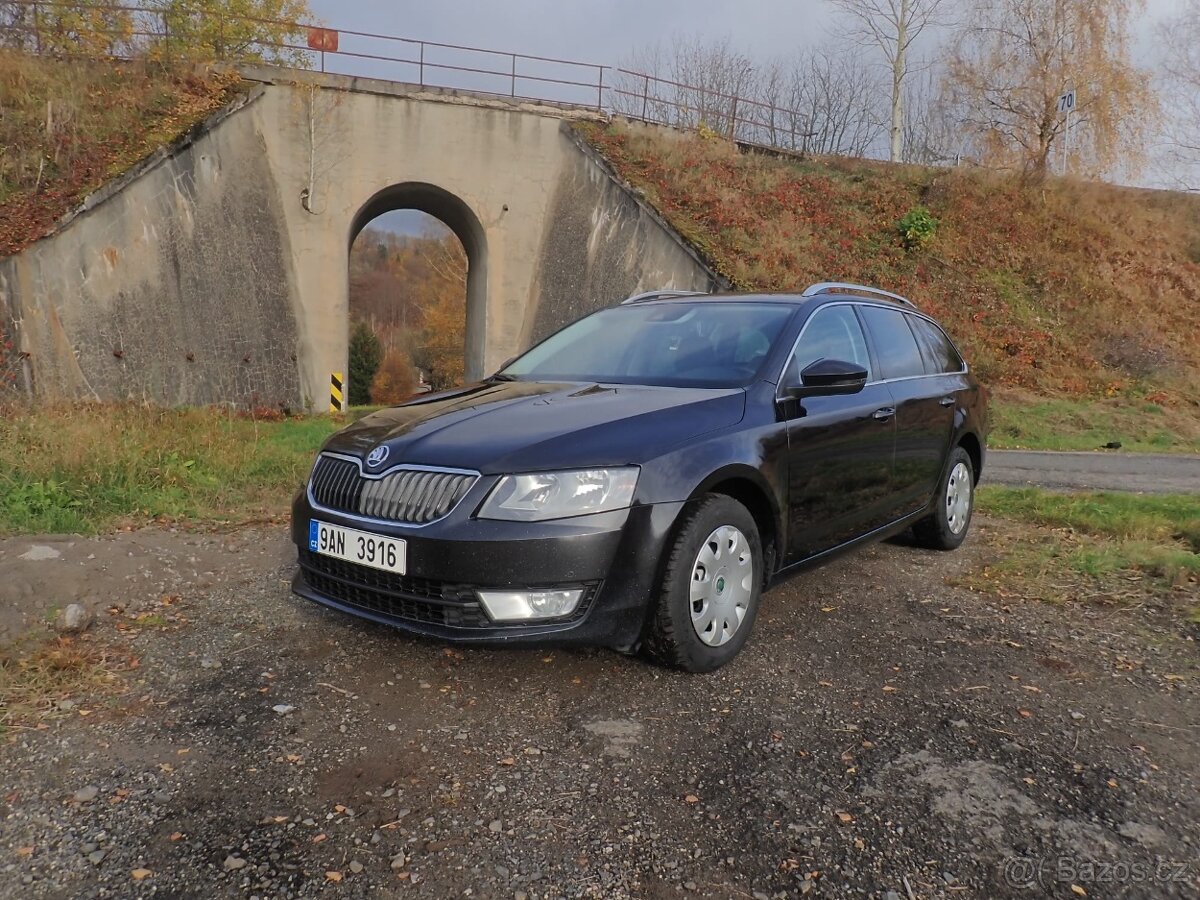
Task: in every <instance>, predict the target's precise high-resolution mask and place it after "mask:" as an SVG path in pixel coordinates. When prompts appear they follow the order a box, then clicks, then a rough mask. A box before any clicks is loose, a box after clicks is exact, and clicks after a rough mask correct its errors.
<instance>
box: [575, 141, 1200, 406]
mask: <svg viewBox="0 0 1200 900" xmlns="http://www.w3.org/2000/svg"><path fill="white" fill-rule="evenodd" d="M579 127H580V128H581V129H582V130H583V132H584V134H585V136H586V137H588V138H589V139H590V140H591V141H592V142H593V143H594V145H595V146H596V147H597V148H598V149H600V150H601V152H603V153H604V154H605V155H606V156H607V157H608V158H609V160H611V161H612V163H613V164H614V165H615V167H616V168H617V170H618V171H619V172H620V174H621V175H622V176H623V177H625V178H626V179H627V180H628V181H630V182H631V183H632V184H633V185H634V186H635V187H637V188H639V189H641V190H643V191H644V192H645V195H646V197H647V199H648V200H649V201H650V202H651V203H652V204H653V205H654V206H656V207H657V208H658V209H659V210H660V211H661V212H662V213H663V214H664V215H665V216H666V217H667V218H668V219H669V220H670V222H671V223H672V224H673V225H674V226H675V227H676V228H677V229H678V230H679V231H680V232H681V233H682V234H683V235H684V236H685V237H687V238H688V239H689V240H691V241H692V242H693V244H694V245H695V246H696V247H697V248H698V249H699V250H700V251H701V252H702V253H703V254H704V255H705V256H706V257H707V258H708V260H709V261H710V262H711V264H712V265H713V266H714V267H715V268H716V269H717V270H718V271H720V272H721V273H722V274H723V275H725V276H726V277H727V278H728V279H729V280H730V281H731V282H732V284H733V285H734V286H735V287H737V288H740V289H745V290H799V289H803V288H804V286H806V285H808V284H810V283H812V282H817V281H830V280H832V281H854V282H860V283H866V284H875V285H879V286H881V287H885V288H888V289H891V290H895V291H898V292H900V293H902V294H905V295H908V296H910V297H912V298H914V300H915V301H916V302H917V304H918V305H919V306H920V307H921V308H923V309H925V310H928V311H929V312H930V313H932V314H933V315H935V316H937V317H939V318H940V319H941V320H942V321H943V322H945V323H946V325H947V326H948V328H949V329H950V331H951V332H952V333H953V334H954V335H955V337H956V338H957V339H958V340H959V341H960V343H961V344H963V345H964V350H965V352H966V353H967V355H968V356H969V358H970V359H971V362H972V365H973V367H974V369H975V371H976V372H977V373H978V374H979V375H980V377H981V378H982V380H983V381H984V382H985V383H986V384H988V385H989V386H991V387H993V388H995V387H1003V386H1007V387H1010V388H1020V389H1024V390H1026V391H1031V392H1034V393H1038V394H1042V395H1047V394H1056V393H1067V394H1076V395H1092V396H1116V395H1125V396H1130V397H1145V398H1147V399H1148V400H1152V401H1153V402H1158V403H1167V404H1184V405H1187V406H1189V407H1190V408H1192V409H1193V410H1194V409H1196V408H1197V406H1200V387H1198V385H1200V344H1198V343H1197V342H1196V340H1195V334H1196V324H1195V323H1196V318H1197V314H1198V313H1200V198H1195V197H1190V196H1187V195H1181V194H1171V193H1167V192H1152V191H1144V190H1136V189H1132V188H1119V187H1114V186H1111V185H1105V184H1099V183H1083V182H1078V181H1074V180H1067V181H1062V180H1053V179H1052V180H1050V181H1048V182H1047V183H1046V184H1045V185H1044V186H1042V187H1040V188H1039V189H1037V190H1031V189H1029V188H1028V187H1027V186H1026V185H1023V184H1022V183H1021V182H1020V180H1018V179H1015V178H1012V177H1005V176H1002V175H1000V174H998V173H994V172H987V171H981V170H975V169H965V168H960V169H930V168H921V167H916V166H896V165H890V164H886V163H872V162H867V161H862V160H848V159H840V158H834V157H827V158H819V159H810V160H795V159H780V158H773V157H769V156H764V155H761V154H747V153H741V152H739V151H738V150H737V148H736V147H734V146H733V145H731V144H729V143H727V142H723V141H711V140H710V141H703V140H700V139H697V138H679V137H677V136H660V135H657V134H656V133H654V132H646V131H638V132H632V131H630V130H628V129H625V128H623V127H620V126H619V125H615V126H612V127H607V128H606V127H602V126H597V125H590V124H587V125H581V126H579ZM918 205H920V206H923V207H924V208H926V209H928V211H929V214H930V216H931V217H932V218H933V219H936V221H937V228H936V233H934V234H933V235H932V236H931V237H930V238H929V240H928V241H927V242H926V243H924V244H923V245H922V246H920V247H916V248H911V249H910V248H908V247H906V246H905V241H904V238H903V236H902V234H901V233H900V232H899V230H898V229H897V222H898V221H900V220H901V219H902V218H903V217H904V216H905V215H906V214H907V213H908V212H909V211H910V210H912V209H913V208H914V207H917V206H918Z"/></svg>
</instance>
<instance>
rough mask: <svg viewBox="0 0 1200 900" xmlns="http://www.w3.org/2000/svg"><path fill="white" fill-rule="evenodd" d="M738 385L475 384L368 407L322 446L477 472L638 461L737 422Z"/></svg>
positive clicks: (741, 408) (741, 398)
mask: <svg viewBox="0 0 1200 900" xmlns="http://www.w3.org/2000/svg"><path fill="white" fill-rule="evenodd" d="M745 407H746V397H745V392H744V391H742V390H741V389H739V388H720V389H715V388H678V387H647V386H642V385H600V384H576V383H572V384H547V383H542V382H528V381H514V382H483V383H479V384H471V385H467V386H466V387H463V388H460V389H458V390H453V391H446V392H444V393H440V394H426V395H425V396H423V397H420V398H417V399H414V400H410V401H409V402H408V403H405V404H402V405H400V406H396V407H391V408H389V409H384V410H380V411H378V412H374V413H371V414H370V415H368V416H365V417H363V418H362V419H359V420H358V421H357V422H355V423H354V424H353V425H350V426H348V427H347V428H345V429H343V430H342V431H340V432H338V433H337V434H335V435H334V436H333V437H332V438H330V440H329V441H328V442H327V443H326V445H325V449H326V450H329V451H332V452H339V453H349V454H352V455H354V456H358V457H365V456H366V455H367V454H368V453H370V452H371V451H372V450H374V449H375V448H376V447H379V446H381V445H383V446H386V447H387V448H388V454H387V460H386V465H387V466H388V467H390V466H394V465H396V464H397V463H409V464H415V465H425V466H442V467H446V468H456V469H474V470H476V471H479V472H482V473H484V474H489V473H501V472H514V471H526V470H528V471H538V470H547V469H556V468H579V467H583V466H603V465H623V464H631V463H632V464H637V463H640V462H643V461H646V460H649V459H653V458H654V457H655V456H657V455H659V454H661V453H663V452H665V451H667V450H669V449H671V448H672V447H676V446H678V445H679V444H680V443H683V442H685V441H688V440H691V439H693V438H695V437H697V436H699V435H701V434H704V433H706V432H709V431H713V430H716V429H718V428H724V427H728V426H730V425H734V424H736V423H737V422H739V421H741V419H742V416H743V414H744V412H745Z"/></svg>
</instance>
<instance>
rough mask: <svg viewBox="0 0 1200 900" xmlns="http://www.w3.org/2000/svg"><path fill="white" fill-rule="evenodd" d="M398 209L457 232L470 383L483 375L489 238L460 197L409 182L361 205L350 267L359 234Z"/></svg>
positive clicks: (353, 231)
mask: <svg viewBox="0 0 1200 900" xmlns="http://www.w3.org/2000/svg"><path fill="white" fill-rule="evenodd" d="M396 209H416V210H420V211H421V212H423V213H428V214H429V215H431V216H433V217H434V218H436V219H440V220H441V221H442V222H444V223H445V224H446V227H447V228H449V229H450V230H451V231H453V232H454V234H455V236H456V237H457V238H458V239H459V241H460V242H461V243H462V246H463V250H464V251H465V253H466V254H467V303H466V306H467V323H466V329H465V335H466V337H465V341H464V344H465V346H464V347H463V357H464V363H465V370H466V378H467V380H468V381H471V380H475V379H478V378H482V377H483V375H484V371H483V365H484V350H485V348H486V347H487V286H488V250H487V235H486V234H485V233H484V230H483V225H482V223H481V222H480V221H479V217H478V216H477V215H475V213H474V211H473V210H472V209H471V208H470V207H469V206H467V204H466V203H465V202H464V201H463V200H462V199H461V198H460V197H458V196H456V195H454V194H452V193H450V192H449V191H447V190H445V189H443V188H440V187H438V186H437V185H434V184H426V183H425V182H420V181H407V182H403V183H400V184H393V185H391V186H389V187H386V188H384V189H383V190H381V191H378V192H376V194H375V195H374V196H373V197H371V199H370V200H368V201H367V202H366V203H364V204H363V205H362V207H361V208H360V209H359V211H358V212H357V213H355V215H354V219H353V221H352V222H351V225H350V236H349V240H348V241H347V242H346V260H347V266H348V265H349V258H350V257H349V254H350V247H351V246H352V245H353V244H354V239H355V238H356V237H358V234H359V232H360V231H362V230H363V228H364V227H366V225H367V223H368V222H370V221H371V220H372V219H374V218H375V217H376V216H380V215H383V214H384V213H386V212H391V211H392V210H396Z"/></svg>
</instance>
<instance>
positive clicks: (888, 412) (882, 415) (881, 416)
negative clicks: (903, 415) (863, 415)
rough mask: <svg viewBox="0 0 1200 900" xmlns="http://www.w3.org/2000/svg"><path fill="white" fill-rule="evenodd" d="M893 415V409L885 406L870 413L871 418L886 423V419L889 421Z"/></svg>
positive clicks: (894, 411) (894, 412)
mask: <svg viewBox="0 0 1200 900" xmlns="http://www.w3.org/2000/svg"><path fill="white" fill-rule="evenodd" d="M895 414H896V409H895V407H892V406H885V407H884V408H883V409H877V410H875V412H873V413H871V418H873V419H878V420H879V421H880V422H886V421H887V420H888V419H890V418H891V417H892V416H894V415H895Z"/></svg>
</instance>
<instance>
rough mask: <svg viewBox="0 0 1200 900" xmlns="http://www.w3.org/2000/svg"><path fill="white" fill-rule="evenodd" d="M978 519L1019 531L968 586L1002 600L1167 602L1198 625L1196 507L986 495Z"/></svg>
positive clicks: (1094, 496)
mask: <svg viewBox="0 0 1200 900" xmlns="http://www.w3.org/2000/svg"><path fill="white" fill-rule="evenodd" d="M979 509H980V510H981V511H982V512H986V513H988V514H990V515H994V516H998V517H1000V518H1002V519H1006V520H1009V521H1011V522H1014V523H1017V527H1016V528H1012V529H1007V530H1001V532H1000V534H999V535H998V536H997V535H995V534H992V535H990V536H989V540H991V541H992V543H993V545H994V546H995V544H996V542H997V541H999V543H1000V546H999V547H998V549H999V550H1000V557H999V559H998V560H997V561H996V562H995V563H994V564H993V565H991V566H988V567H985V568H984V569H983V570H982V571H980V572H977V573H973V574H972V575H970V576H968V577H967V579H966V581H967V582H968V583H969V584H971V586H973V587H977V588H980V589H983V590H988V591H990V592H993V593H997V594H1000V595H1001V596H1006V595H1008V596H1019V597H1028V598H1030V599H1039V600H1051V601H1056V602H1058V601H1069V600H1086V601H1099V602H1106V603H1120V604H1129V603H1142V602H1146V601H1147V600H1152V601H1168V602H1171V603H1172V604H1176V605H1178V607H1179V608H1180V610H1181V611H1182V612H1183V613H1184V614H1185V615H1186V616H1188V618H1190V619H1192V621H1195V622H1198V623H1200V497H1197V496H1170V495H1154V496H1139V495H1136V494H1119V493H1105V492H1090V493H1078V494H1058V493H1052V492H1050V491H1042V490H1038V489H1036V488H1000V487H985V488H981V489H980V491H979Z"/></svg>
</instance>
